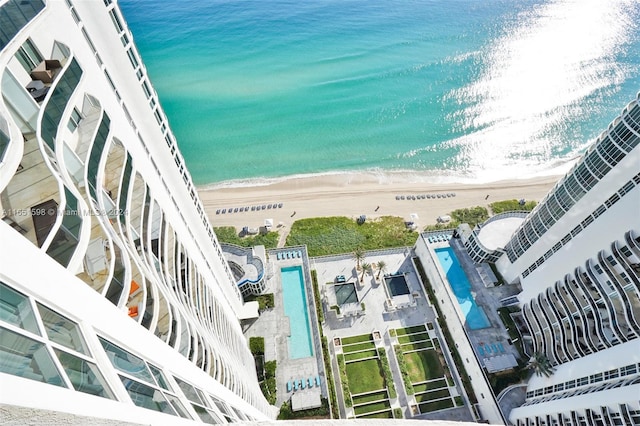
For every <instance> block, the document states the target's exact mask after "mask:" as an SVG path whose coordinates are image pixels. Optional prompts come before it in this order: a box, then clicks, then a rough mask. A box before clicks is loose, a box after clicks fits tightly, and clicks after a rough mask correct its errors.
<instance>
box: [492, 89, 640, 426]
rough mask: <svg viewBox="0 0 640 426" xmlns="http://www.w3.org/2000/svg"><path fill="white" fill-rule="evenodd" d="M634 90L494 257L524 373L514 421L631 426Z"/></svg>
mask: <svg viewBox="0 0 640 426" xmlns="http://www.w3.org/2000/svg"><path fill="white" fill-rule="evenodd" d="M639 100H640V94H639V96H638V98H637V99H635V100H633V101H632V102H631V103H629V105H627V107H626V108H625V109H624V110H623V111H622V114H621V115H620V117H618V118H616V119H615V120H614V121H613V122H612V123H611V125H609V127H608V128H607V130H606V131H604V132H603V133H602V134H601V135H600V137H599V138H598V139H597V140H596V141H595V143H594V144H593V145H592V146H591V147H590V148H589V149H588V150H587V152H586V153H585V155H584V157H583V158H582V159H581V160H580V161H578V162H577V163H576V165H575V166H574V167H573V169H572V170H571V171H569V173H568V174H567V175H566V176H565V177H564V178H563V179H561V180H560V181H559V182H558V184H557V185H556V186H555V187H554V188H553V190H552V191H551V192H550V193H549V194H548V195H547V196H546V197H545V198H544V199H543V200H542V202H541V203H540V204H538V205H537V206H536V208H535V209H534V210H533V211H532V212H531V213H530V214H529V215H528V216H527V217H526V218H525V220H524V221H523V223H522V225H521V226H520V227H519V228H518V229H517V230H516V231H515V233H514V235H513V236H512V238H511V240H510V241H509V242H508V243H507V244H506V245H505V246H504V249H503V250H502V251H501V256H500V257H499V259H498V260H497V261H496V266H497V267H498V270H499V271H500V272H501V273H502V275H503V276H504V277H505V279H506V280H507V281H508V282H519V283H520V285H521V286H522V292H521V293H520V294H519V295H518V299H519V302H520V306H521V308H522V315H523V318H524V321H525V323H526V325H527V330H521V331H523V337H524V338H525V339H526V340H528V341H529V342H530V343H531V345H532V346H533V351H534V353H537V354H540V355H541V356H543V357H544V358H546V359H547V360H548V361H549V363H550V365H551V366H553V368H554V369H555V371H553V372H552V374H550V376H549V377H546V376H544V375H542V376H534V377H533V378H532V379H531V380H530V381H529V384H528V387H527V399H526V401H525V403H524V405H523V406H522V407H520V408H517V409H515V410H513V411H512V412H511V414H510V420H511V421H512V422H513V423H514V424H517V425H530V424H531V425H533V424H535V425H538V424H544V425H556V424H557V425H598V424H602V425H607V424H620V425H623V424H624V425H634V424H640V401H639V399H638V395H640V387H639V386H640V363H639V362H638V361H639V360H640V359H639V358H638V353H640V339H639V338H640V219H639V218H638V212H639V211H640V210H639V209H640V166H639V165H640V146H639V142H640V105H639V103H638V101H639Z"/></svg>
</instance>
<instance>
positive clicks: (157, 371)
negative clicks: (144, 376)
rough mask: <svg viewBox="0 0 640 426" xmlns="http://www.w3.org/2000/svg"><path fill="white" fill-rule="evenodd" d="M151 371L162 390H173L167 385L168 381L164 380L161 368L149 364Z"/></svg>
mask: <svg viewBox="0 0 640 426" xmlns="http://www.w3.org/2000/svg"><path fill="white" fill-rule="evenodd" d="M149 369H150V370H151V374H153V377H155V378H156V382H157V383H158V385H159V386H160V387H161V388H162V389H166V390H171V388H170V387H169V384H168V383H167V380H166V379H165V378H164V374H162V371H160V369H159V368H157V367H154V366H153V365H151V364H149Z"/></svg>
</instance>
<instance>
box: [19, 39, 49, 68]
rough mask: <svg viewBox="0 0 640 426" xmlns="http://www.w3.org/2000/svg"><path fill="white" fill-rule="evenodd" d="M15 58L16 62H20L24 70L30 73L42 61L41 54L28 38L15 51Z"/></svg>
mask: <svg viewBox="0 0 640 426" xmlns="http://www.w3.org/2000/svg"><path fill="white" fill-rule="evenodd" d="M16 59H18V62H20V64H21V65H22V67H23V68H24V70H25V71H26V72H28V73H31V71H33V69H34V68H35V67H36V66H38V64H39V63H40V62H42V61H43V59H42V55H41V54H40V52H39V51H38V48H37V47H36V46H35V45H34V44H33V42H32V41H31V39H30V38H28V39H27V40H26V41H25V42H24V43H23V44H22V46H20V49H18V52H16Z"/></svg>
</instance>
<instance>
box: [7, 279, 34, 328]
mask: <svg viewBox="0 0 640 426" xmlns="http://www.w3.org/2000/svg"><path fill="white" fill-rule="evenodd" d="M0 307H1V308H0V320H2V321H4V322H6V323H9V324H11V325H15V326H16V327H20V328H21V329H23V330H27V331H30V332H31V333H33V334H37V335H40V332H39V330H38V326H37V324H36V317H35V315H34V313H33V310H32V308H31V303H30V302H29V299H28V298H27V296H25V295H23V294H22V293H18V292H17V291H15V290H13V289H12V288H10V287H8V286H6V285H5V284H4V283H2V282H0Z"/></svg>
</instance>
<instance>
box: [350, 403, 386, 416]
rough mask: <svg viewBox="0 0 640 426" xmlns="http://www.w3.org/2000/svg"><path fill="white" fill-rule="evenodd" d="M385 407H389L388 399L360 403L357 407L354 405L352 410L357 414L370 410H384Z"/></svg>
mask: <svg viewBox="0 0 640 426" xmlns="http://www.w3.org/2000/svg"><path fill="white" fill-rule="evenodd" d="M386 408H391V403H390V402H389V401H380V402H374V403H373V404H367V405H360V406H358V407H355V408H354V409H353V411H354V412H355V413H356V416H357V415H358V414H366V413H370V412H372V411H379V410H384V409H386Z"/></svg>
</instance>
